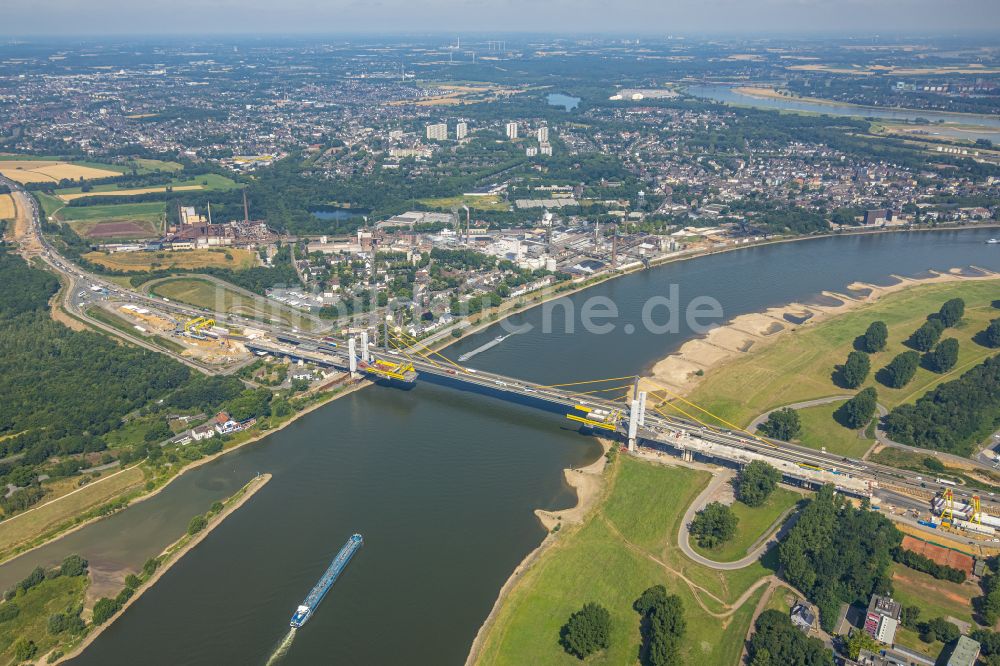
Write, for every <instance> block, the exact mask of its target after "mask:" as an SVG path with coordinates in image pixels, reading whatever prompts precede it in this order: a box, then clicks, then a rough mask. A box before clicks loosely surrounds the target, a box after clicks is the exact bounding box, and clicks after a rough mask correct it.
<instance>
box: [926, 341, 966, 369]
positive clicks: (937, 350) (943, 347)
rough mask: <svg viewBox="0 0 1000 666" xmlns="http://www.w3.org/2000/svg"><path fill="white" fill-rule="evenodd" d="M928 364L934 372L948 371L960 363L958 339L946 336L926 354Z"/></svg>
mask: <svg viewBox="0 0 1000 666" xmlns="http://www.w3.org/2000/svg"><path fill="white" fill-rule="evenodd" d="M926 359H927V365H928V367H929V368H930V369H931V370H933V371H934V372H941V373H944V372H948V371H949V370H951V369H952V368H954V367H955V364H956V363H958V340H956V339H955V338H945V339H944V340H942V341H941V342H939V343H937V346H935V347H934V349H932V350H930V351H929V352H927V354H926Z"/></svg>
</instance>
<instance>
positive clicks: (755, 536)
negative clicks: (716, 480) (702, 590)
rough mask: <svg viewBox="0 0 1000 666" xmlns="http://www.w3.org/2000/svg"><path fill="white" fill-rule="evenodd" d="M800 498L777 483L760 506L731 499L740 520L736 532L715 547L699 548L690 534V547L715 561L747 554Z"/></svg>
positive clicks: (733, 508) (734, 558)
mask: <svg viewBox="0 0 1000 666" xmlns="http://www.w3.org/2000/svg"><path fill="white" fill-rule="evenodd" d="M801 499H802V495H800V494H799V493H797V492H795V491H792V490H788V489H786V488H782V487H780V486H779V487H777V488H775V489H774V492H772V493H771V496H770V497H768V498H767V501H766V502H764V504H763V505H762V506H758V507H750V506H747V505H746V504H744V503H743V502H733V504H732V507H731V508H732V510H733V513H734V514H736V518H737V519H738V520H739V523H738V524H737V526H736V536H735V537H733V538H732V539H731V540H730V541H727V542H726V543H724V544H722V545H721V546H719V547H718V548H702V547H700V546H699V545H698V544H697V543H696V541H695V539H693V538H692V539H691V547H692V548H693V549H694V550H695V551H697V552H699V553H701V554H702V555H704V556H705V557H707V558H709V559H710V560H714V561H716V562H733V561H735V560H738V559H740V558H741V557H743V556H744V555H746V554H747V551H748V550H749V549H750V547H751V546H754V545H755V544H756V543H757V542H758V540H760V539H761V538H762V537H764V536H766V535H767V534H768V533H769V532H770V531H772V530H771V529H770V528H771V527H772V526H774V523H775V521H777V520H778V518H780V517H781V515H782V514H783V513H785V512H786V511H789V510H790V509H791V508H792V507H794V506H795V504H796V502H798V501H799V500H801Z"/></svg>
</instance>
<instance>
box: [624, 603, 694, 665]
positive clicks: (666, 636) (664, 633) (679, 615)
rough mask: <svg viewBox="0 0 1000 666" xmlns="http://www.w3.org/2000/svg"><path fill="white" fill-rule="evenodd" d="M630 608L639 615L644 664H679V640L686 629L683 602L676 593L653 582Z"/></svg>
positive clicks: (642, 660) (641, 651) (641, 652)
mask: <svg viewBox="0 0 1000 666" xmlns="http://www.w3.org/2000/svg"><path fill="white" fill-rule="evenodd" d="M633 607H634V608H635V610H636V611H638V613H639V615H641V616H642V623H641V632H642V641H643V646H642V649H641V650H640V656H641V662H642V663H643V665H644V666H672V665H674V664H680V650H681V640H683V638H684V633H685V632H686V631H687V620H685V619H684V604H683V603H682V602H681V598H680V597H678V596H677V595H676V594H667V589H666V588H665V587H664V586H662V585H654V586H653V587H650V588H648V589H647V590H646V591H645V592H643V593H642V596H640V597H639V598H638V599H636V601H635V604H633Z"/></svg>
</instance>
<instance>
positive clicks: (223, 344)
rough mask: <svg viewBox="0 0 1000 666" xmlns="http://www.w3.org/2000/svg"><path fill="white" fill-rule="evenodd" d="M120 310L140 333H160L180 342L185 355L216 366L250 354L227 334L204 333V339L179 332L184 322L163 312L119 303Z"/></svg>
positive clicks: (182, 352) (161, 335)
mask: <svg viewBox="0 0 1000 666" xmlns="http://www.w3.org/2000/svg"><path fill="white" fill-rule="evenodd" d="M117 312H118V314H119V315H121V316H122V317H123V318H124V319H125V320H126V321H128V322H129V323H130V324H132V325H133V326H135V327H137V330H139V329H141V330H140V332H143V333H149V334H153V335H158V336H160V337H162V338H165V339H168V340H170V341H171V342H173V343H174V344H177V345H179V346H180V347H181V348H183V350H179V351H180V354H181V355H182V356H190V357H191V358H194V359H197V360H199V361H202V362H204V363H210V364H213V365H226V364H229V363H233V362H235V361H240V360H245V359H246V358H248V357H249V353H250V352H248V351H247V349H246V347H244V346H243V345H242V344H241V343H239V342H235V341H232V340H229V339H228V337H227V336H225V335H219V337H209V336H205V337H204V338H203V339H202V338H196V337H192V336H190V335H186V334H183V333H177V329H178V327H179V326H183V325H184V324H185V322H184V321H178V320H175V319H173V318H171V317H168V316H167V315H165V314H163V313H160V312H156V311H153V310H150V309H148V308H144V307H139V306H137V305H131V304H127V305H122V306H120V307H119V308H118V309H117ZM203 332H204V331H203Z"/></svg>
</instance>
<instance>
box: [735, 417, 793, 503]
mask: <svg viewBox="0 0 1000 666" xmlns="http://www.w3.org/2000/svg"><path fill="white" fill-rule="evenodd" d="M792 413H793V414H794V413H795V412H792ZM797 419H798V415H797V414H796V420H797ZM779 481H781V472H779V471H778V470H777V469H775V468H774V467H773V466H772V465H770V464H768V463H766V462H764V461H763V460H754V461H752V462H751V463H750V464H748V465H746V466H745V467H744V468H743V469H741V470H740V473H739V474H738V475H737V476H736V499H738V500H739V501H741V502H743V503H744V504H746V505H747V506H760V505H762V504H763V503H764V502H766V501H767V498H768V497H770V496H771V493H772V492H774V489H775V488H777V486H778V482H779Z"/></svg>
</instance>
